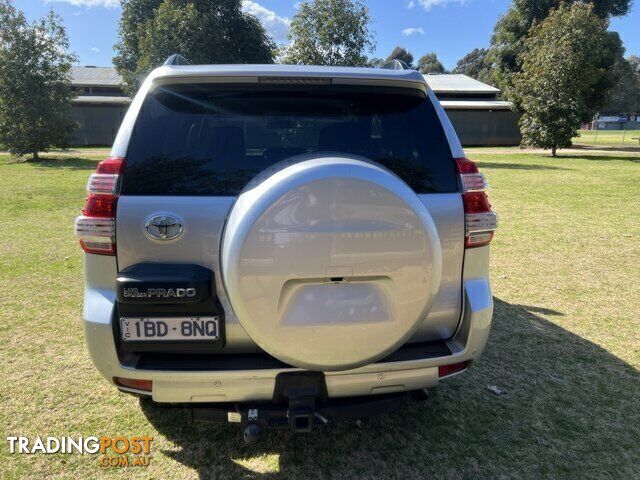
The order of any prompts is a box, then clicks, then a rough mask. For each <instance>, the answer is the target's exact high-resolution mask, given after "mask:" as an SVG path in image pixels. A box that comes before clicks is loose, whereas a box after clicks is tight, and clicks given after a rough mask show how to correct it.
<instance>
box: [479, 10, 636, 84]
mask: <svg viewBox="0 0 640 480" xmlns="http://www.w3.org/2000/svg"><path fill="white" fill-rule="evenodd" d="M567 3H568V4H573V3H586V4H588V5H590V6H592V7H593V12H594V13H595V14H596V15H597V16H599V17H600V18H603V19H605V18H609V17H619V16H623V15H626V14H627V13H628V11H629V9H630V7H631V4H632V0H514V1H513V4H512V5H511V7H510V8H509V10H508V11H507V13H506V14H505V15H504V16H502V17H501V18H500V19H499V20H498V22H497V23H496V25H495V27H494V31H493V37H492V39H491V49H490V57H489V59H490V62H491V63H492V64H493V65H494V77H495V79H496V81H497V83H498V86H499V87H500V88H502V89H503V90H504V91H505V93H506V94H507V96H508V95H509V89H510V88H511V87H512V80H513V75H514V74H515V73H517V72H519V71H520V69H521V68H522V61H523V59H522V53H523V51H524V43H525V40H526V37H527V35H528V34H529V30H530V29H531V28H532V26H533V25H535V24H538V23H540V22H542V21H543V20H544V19H545V18H546V17H547V15H549V12H550V11H551V10H552V9H555V8H558V7H559V6H560V5H563V4H567ZM609 46H610V47H611V48H613V50H611V51H609V52H608V55H612V54H613V55H615V54H616V52H615V45H614V44H612V43H611V42H610V43H609ZM603 93H605V94H606V92H603Z"/></svg>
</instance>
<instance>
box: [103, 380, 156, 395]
mask: <svg viewBox="0 0 640 480" xmlns="http://www.w3.org/2000/svg"><path fill="white" fill-rule="evenodd" d="M113 381H114V383H115V384H116V385H118V386H119V387H125V388H132V389H134V390H142V391H145V392H150V391H151V389H152V388H153V382H152V381H151V380H137V379H134V378H121V377H113Z"/></svg>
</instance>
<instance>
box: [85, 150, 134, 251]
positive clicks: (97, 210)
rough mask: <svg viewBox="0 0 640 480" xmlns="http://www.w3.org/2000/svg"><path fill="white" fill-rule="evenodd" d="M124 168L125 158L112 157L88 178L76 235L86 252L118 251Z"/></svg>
mask: <svg viewBox="0 0 640 480" xmlns="http://www.w3.org/2000/svg"><path fill="white" fill-rule="evenodd" d="M123 169H124V159H123V158H119V157H112V158H108V159H106V160H104V161H102V162H100V163H99V164H98V168H97V170H96V173H94V174H92V175H91V176H90V177H89V181H88V182H87V191H88V192H89V196H88V197H87V201H86V203H85V206H84V209H83V210H82V216H80V217H78V218H76V222H75V234H76V237H78V240H79V241H80V246H81V247H82V249H83V250H84V251H85V252H87V253H94V254H99V255H115V253H116V244H115V233H116V232H115V218H116V206H117V203H118V193H119V189H120V177H121V176H122V175H121V174H122V172H123Z"/></svg>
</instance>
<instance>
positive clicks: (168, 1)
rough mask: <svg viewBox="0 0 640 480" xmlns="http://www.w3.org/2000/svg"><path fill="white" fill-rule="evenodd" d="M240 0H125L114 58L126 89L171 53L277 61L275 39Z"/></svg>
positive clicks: (195, 59) (208, 60) (209, 59)
mask: <svg viewBox="0 0 640 480" xmlns="http://www.w3.org/2000/svg"><path fill="white" fill-rule="evenodd" d="M240 8H241V1H240V0H217V1H211V0H122V17H121V18H120V26H119V30H118V35H119V39H118V43H117V44H116V46H115V49H116V52H117V54H116V56H115V57H114V59H113V63H114V65H115V66H116V69H117V70H118V73H120V75H121V76H122V78H123V81H124V83H125V85H124V86H125V90H126V91H127V93H130V94H132V93H134V92H135V91H136V90H137V88H138V87H139V85H140V82H141V81H142V79H143V78H144V77H145V76H146V75H147V74H148V73H149V72H150V71H151V70H152V69H153V68H155V67H157V66H159V65H161V64H162V62H164V60H166V58H167V57H168V56H169V55H171V54H174V53H180V54H182V55H183V56H185V57H186V58H187V59H188V60H189V61H190V62H191V63H193V64H212V63H273V59H274V54H275V43H274V42H273V40H272V39H271V38H270V37H269V36H268V35H267V33H266V32H265V30H264V28H263V27H262V25H261V24H260V22H259V21H258V19H257V18H256V17H254V16H252V15H249V14H247V13H243V12H242V11H241V9H240Z"/></svg>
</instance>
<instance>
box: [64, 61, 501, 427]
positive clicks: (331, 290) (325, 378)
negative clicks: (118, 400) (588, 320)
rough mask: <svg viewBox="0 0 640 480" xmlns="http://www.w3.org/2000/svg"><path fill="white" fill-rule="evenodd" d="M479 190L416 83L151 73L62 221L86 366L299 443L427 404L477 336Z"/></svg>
mask: <svg viewBox="0 0 640 480" xmlns="http://www.w3.org/2000/svg"><path fill="white" fill-rule="evenodd" d="M485 187H486V185H485V181H484V177H483V176H482V175H481V174H480V173H478V170H477V167H476V166H475V164H474V163H473V162H470V161H469V160H467V159H465V158H464V153H463V151H462V148H461V147H460V144H459V142H458V139H457V137H456V134H455V132H454V131H453V129H452V127H451V124H450V123H449V121H448V119H447V117H446V114H445V113H444V111H443V110H442V108H441V107H440V104H439V103H438V101H437V100H436V98H435V96H434V95H433V92H431V91H430V89H429V88H428V86H427V85H426V83H425V81H424V79H423V77H422V76H421V75H420V74H419V73H418V72H415V71H410V70H385V69H357V68H333V67H331V68H328V67H327V68H325V67H293V66H273V65H268V66H240V65H235V66H164V67H161V68H159V69H157V70H155V71H154V72H153V73H152V74H151V75H150V76H149V78H147V80H146V81H145V83H144V84H143V86H142V87H141V89H140V91H139V92H138V94H137V95H136V97H135V99H134V100H133V103H132V105H131V107H130V109H129V111H128V113H127V115H126V117H125V120H124V122H123V124H122V127H121V129H120V131H119V133H118V136H117V139H116V142H115V144H114V146H113V149H112V152H111V157H110V158H109V159H107V160H105V161H104V162H101V164H100V165H99V166H98V171H97V173H96V174H94V175H92V176H91V178H90V180H89V183H88V190H89V197H88V199H87V203H86V206H85V209H84V211H83V215H82V216H80V217H78V219H77V220H76V234H77V236H78V238H79V240H80V243H81V246H82V247H83V249H84V250H85V252H86V253H85V301H84V311H83V319H84V327H85V333H86V338H87V344H88V347H89V351H90V353H91V356H92V359H93V361H94V363H95V365H96V367H97V368H98V369H99V371H100V372H101V373H102V375H103V376H104V377H105V378H107V379H108V381H110V382H111V383H113V384H114V385H116V386H117V387H118V388H119V389H121V390H123V391H127V392H131V393H137V394H140V395H150V396H152V398H153V400H154V401H156V402H170V403H190V404H192V405H194V406H195V407H203V408H204V407H207V408H215V406H220V407H221V408H229V409H231V410H233V411H235V412H241V414H240V420H241V421H242V422H243V423H244V424H251V423H253V424H256V425H258V424H262V425H264V426H268V424H269V423H270V422H271V421H272V420H273V422H272V423H277V421H276V420H274V419H276V417H277V415H276V414H275V413H274V412H275V411H279V410H278V409H281V411H282V412H284V416H285V418H288V419H289V420H291V419H292V418H294V417H296V416H297V417H299V418H300V419H302V420H300V421H293V420H291V422H290V423H287V424H288V425H289V424H290V426H291V427H292V428H294V429H297V430H305V429H310V428H311V426H312V425H313V424H314V423H315V422H316V421H318V418H320V419H323V421H326V419H327V418H326V415H323V414H320V413H318V412H322V411H323V410H322V408H323V407H322V405H330V404H331V402H332V401H335V400H336V399H341V400H340V401H342V402H343V403H344V402H345V401H347V400H348V399H358V400H357V401H360V402H362V401H364V400H363V397H364V399H370V400H372V401H373V402H374V403H375V401H376V400H380V399H391V398H397V397H399V396H402V395H404V394H405V393H407V392H412V391H423V390H424V389H426V388H429V387H433V386H435V385H436V384H437V383H438V381H439V379H441V378H443V377H447V376H450V375H453V374H456V373H459V372H461V371H463V370H464V369H466V368H467V367H468V366H469V364H470V362H471V361H472V360H474V359H475V358H476V357H477V356H478V355H479V354H480V352H481V351H482V349H483V348H484V345H485V343H486V339H487V335H488V332H489V328H490V323H491V316H492V298H491V292H490V288H489V281H488V260H489V246H488V244H489V242H490V241H491V239H492V237H493V230H494V229H495V228H496V217H495V214H494V213H493V212H491V209H490V205H489V203H488V200H487V196H486V194H485V193H484V189H485ZM301 399H303V400H301ZM354 401H355V400H354ZM241 405H246V406H248V407H247V408H246V409H243V408H241V407H240V406H241ZM292 405H296V407H295V408H297V410H296V409H294V407H292ZM300 405H302V406H300ZM249 407H251V408H249ZM333 411H334V410H326V412H333ZM261 412H267V413H261ZM269 412H270V413H269ZM300 412H303V413H300ZM309 412H311V413H309Z"/></svg>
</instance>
